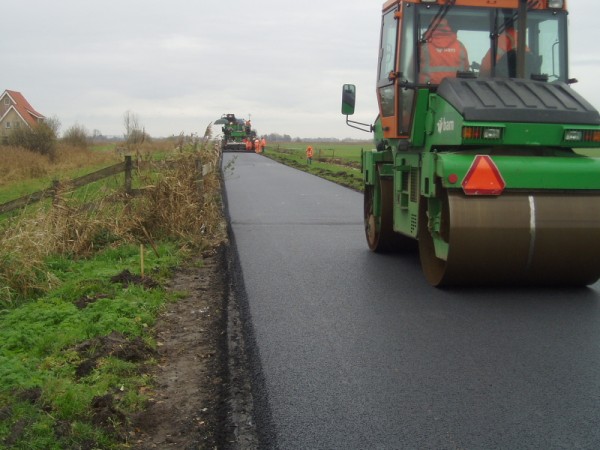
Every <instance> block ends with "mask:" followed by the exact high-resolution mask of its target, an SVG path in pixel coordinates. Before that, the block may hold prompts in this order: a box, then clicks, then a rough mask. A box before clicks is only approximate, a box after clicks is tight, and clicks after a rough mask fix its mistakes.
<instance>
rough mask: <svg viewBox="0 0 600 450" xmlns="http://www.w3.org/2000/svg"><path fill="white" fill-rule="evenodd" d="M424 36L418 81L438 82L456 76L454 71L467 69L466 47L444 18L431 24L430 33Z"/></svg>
mask: <svg viewBox="0 0 600 450" xmlns="http://www.w3.org/2000/svg"><path fill="white" fill-rule="evenodd" d="M424 38H425V40H426V43H425V44H424V45H423V46H422V47H421V71H420V74H419V83H431V84H440V83H441V82H442V80H443V79H444V78H447V77H456V72H466V71H468V70H469V66H470V64H469V57H468V55H467V49H466V48H465V46H464V45H463V44H462V43H461V42H460V41H459V40H458V39H457V38H456V33H455V32H454V31H453V30H452V28H450V25H449V24H448V21H447V20H446V19H442V20H440V21H439V22H438V24H437V25H436V24H432V25H431V33H428V34H426V35H425V36H424Z"/></svg>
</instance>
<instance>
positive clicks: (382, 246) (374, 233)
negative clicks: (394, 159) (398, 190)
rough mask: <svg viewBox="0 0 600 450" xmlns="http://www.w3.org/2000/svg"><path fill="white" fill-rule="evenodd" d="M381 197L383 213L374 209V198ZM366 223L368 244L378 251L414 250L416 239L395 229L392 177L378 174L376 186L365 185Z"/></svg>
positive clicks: (372, 249) (370, 247)
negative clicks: (378, 214) (379, 213)
mask: <svg viewBox="0 0 600 450" xmlns="http://www.w3.org/2000/svg"><path fill="white" fill-rule="evenodd" d="M376 194H378V195H379V196H380V198H381V202H380V203H381V215H380V216H377V215H375V213H374V211H373V203H374V201H373V199H374V198H375V195H376ZM363 199H364V224H365V236H366V238H367V244H368V246H369V249H371V251H373V252H376V253H391V252H399V251H414V250H415V249H416V241H415V240H414V239H411V238H409V237H406V236H403V235H401V234H398V233H396V232H395V231H394V203H393V202H394V182H393V179H392V178H391V177H381V176H378V180H377V183H376V184H375V186H371V185H365V186H364V197H363Z"/></svg>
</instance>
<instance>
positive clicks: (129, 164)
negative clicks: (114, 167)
mask: <svg viewBox="0 0 600 450" xmlns="http://www.w3.org/2000/svg"><path fill="white" fill-rule="evenodd" d="M132 167H133V163H132V161H131V155H126V156H125V193H126V194H128V195H129V194H131V169H132Z"/></svg>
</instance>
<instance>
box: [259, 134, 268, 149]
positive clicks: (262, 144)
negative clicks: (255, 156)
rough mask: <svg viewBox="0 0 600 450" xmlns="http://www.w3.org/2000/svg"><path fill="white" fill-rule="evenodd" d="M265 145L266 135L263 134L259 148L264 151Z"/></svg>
mask: <svg viewBox="0 0 600 450" xmlns="http://www.w3.org/2000/svg"><path fill="white" fill-rule="evenodd" d="M266 147H267V138H266V136H263V138H262V139H261V141H260V150H261V151H262V152H263V153H264V152H265V148H266Z"/></svg>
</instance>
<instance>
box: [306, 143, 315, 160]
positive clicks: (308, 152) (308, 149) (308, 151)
mask: <svg viewBox="0 0 600 450" xmlns="http://www.w3.org/2000/svg"><path fill="white" fill-rule="evenodd" d="M312 156H313V148H312V147H311V146H310V145H309V146H308V147H306V157H307V158H312Z"/></svg>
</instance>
